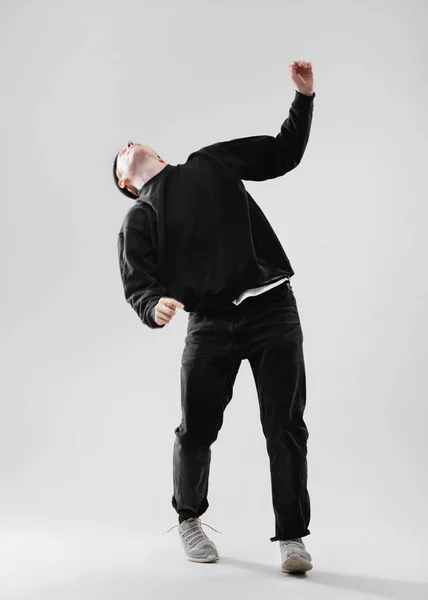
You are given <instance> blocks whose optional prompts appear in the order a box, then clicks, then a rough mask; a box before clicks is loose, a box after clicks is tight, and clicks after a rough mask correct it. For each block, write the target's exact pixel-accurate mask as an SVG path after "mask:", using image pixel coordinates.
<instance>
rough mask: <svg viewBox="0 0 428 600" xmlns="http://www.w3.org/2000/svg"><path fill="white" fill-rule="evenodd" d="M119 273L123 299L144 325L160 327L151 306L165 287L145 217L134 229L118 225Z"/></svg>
mask: <svg viewBox="0 0 428 600" xmlns="http://www.w3.org/2000/svg"><path fill="white" fill-rule="evenodd" d="M117 250H118V255H119V267H120V275H121V278H122V284H123V290H124V293H125V298H126V301H127V302H128V303H129V304H130V305H131V306H132V308H133V309H134V310H135V312H136V313H137V315H138V316H139V317H140V319H141V321H142V322H143V324H144V325H147V326H148V327H150V329H160V328H162V327H165V325H158V324H157V323H156V321H155V306H156V304H157V303H158V301H159V298H161V297H162V296H166V295H167V293H166V289H165V288H164V287H163V286H162V285H161V284H160V283H159V281H158V280H157V251H156V247H155V245H154V244H153V241H152V236H151V232H150V223H149V222H148V221H147V215H146V219H144V221H142V222H141V224H140V225H139V228H138V229H134V228H133V227H129V226H125V227H122V228H121V230H120V232H119V235H118V239H117Z"/></svg>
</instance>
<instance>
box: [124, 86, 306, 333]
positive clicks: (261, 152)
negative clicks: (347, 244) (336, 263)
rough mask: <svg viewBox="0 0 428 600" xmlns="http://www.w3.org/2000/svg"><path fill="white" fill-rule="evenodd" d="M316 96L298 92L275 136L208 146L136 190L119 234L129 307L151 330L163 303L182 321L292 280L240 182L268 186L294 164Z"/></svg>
mask: <svg viewBox="0 0 428 600" xmlns="http://www.w3.org/2000/svg"><path fill="white" fill-rule="evenodd" d="M314 98H315V93H313V94H312V96H307V95H305V94H301V93H300V92H298V91H297V90H296V93H295V98H294V100H293V102H292V104H291V107H290V110H289V116H288V118H287V119H286V120H285V121H284V123H283V124H282V125H281V130H280V132H279V133H278V135H277V136H276V137H272V136H268V135H260V136H252V137H247V138H237V139H232V140H229V141H225V142H218V143H215V144H212V145H211V146H205V147H203V148H201V149H200V150H197V151H196V152H193V153H192V154H190V155H189V157H188V158H187V161H186V162H185V163H184V164H178V165H170V164H167V165H166V166H165V167H164V168H163V169H162V170H161V171H159V173H157V174H156V175H155V176H154V177H152V178H151V179H149V180H148V181H147V182H146V183H145V184H144V185H143V187H142V188H141V190H140V192H139V196H138V198H137V199H136V202H135V204H134V205H133V206H132V207H131V208H130V209H129V210H128V212H127V214H126V216H125V219H124V221H123V224H122V227H121V228H120V231H119V234H118V243H117V248H118V254H119V265H120V274H121V278H122V283H123V289H124V293H125V298H126V301H127V302H128V303H129V304H130V305H131V306H132V308H133V309H134V310H135V311H136V313H137V314H138V316H139V317H140V319H141V321H142V322H143V323H144V324H145V325H147V326H148V327H150V328H152V329H154V328H161V327H163V326H164V325H157V323H156V322H155V320H154V307H155V306H156V304H157V303H158V301H159V298H161V297H162V296H167V297H170V298H175V299H176V300H178V301H180V302H182V303H183V304H184V310H185V311H187V312H201V313H203V312H204V310H210V309H218V308H222V307H224V306H226V305H230V304H231V303H232V301H233V300H235V299H236V298H237V297H238V296H240V294H242V292H243V291H245V290H247V289H249V288H256V287H261V286H263V285H266V284H268V283H272V282H274V281H277V280H279V279H283V278H284V277H285V276H288V277H291V276H292V275H293V274H294V271H293V269H292V267H291V264H290V262H289V260H288V258H287V256H286V254H285V252H284V249H283V248H282V245H281V243H280V241H279V239H278V237H277V236H276V234H275V232H274V230H273V229H272V227H271V225H270V224H269V222H268V220H267V218H266V217H265V215H264V214H263V212H262V210H261V208H260V207H259V206H258V205H257V203H256V202H255V200H254V199H253V198H252V197H251V196H250V194H249V193H248V191H247V190H246V189H245V187H244V184H243V183H242V180H249V181H264V180H266V179H274V178H276V177H280V176H281V175H284V174H285V173H288V172H289V171H291V170H292V169H294V168H296V167H297V165H298V164H299V163H300V161H301V159H302V157H303V154H304V152H305V149H306V145H307V143H308V139H309V132H310V129H311V122H312V114H313V102H314Z"/></svg>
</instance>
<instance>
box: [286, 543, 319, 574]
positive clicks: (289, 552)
mask: <svg viewBox="0 0 428 600" xmlns="http://www.w3.org/2000/svg"><path fill="white" fill-rule="evenodd" d="M279 548H280V550H281V570H282V571H283V572H284V573H305V572H306V571H309V570H310V569H312V568H313V565H312V563H311V561H312V557H311V555H310V554H309V552H308V551H307V550H306V547H305V544H304V543H303V541H302V538H293V539H291V540H280V541H279Z"/></svg>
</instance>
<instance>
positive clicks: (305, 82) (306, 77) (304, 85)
mask: <svg viewBox="0 0 428 600" xmlns="http://www.w3.org/2000/svg"><path fill="white" fill-rule="evenodd" d="M290 77H291V80H292V81H293V83H294V85H295V86H296V90H297V91H298V92H300V93H301V94H306V96H312V93H313V91H314V74H313V73H312V63H311V62H309V61H307V60H300V61H299V60H294V61H293V62H291V63H290Z"/></svg>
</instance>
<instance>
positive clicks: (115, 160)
mask: <svg viewBox="0 0 428 600" xmlns="http://www.w3.org/2000/svg"><path fill="white" fill-rule="evenodd" d="M118 156H119V152H118V153H117V154H116V158H115V159H114V163H113V178H114V182H115V184H116V187H117V189H118V190H119V192H122V194H124V195H125V196H128V198H131V199H132V200H136V199H137V198H138V196H136V195H135V194H133V193H132V192H130V191H129V190H127V189H126V188H121V187H120V185H119V180H118V178H117V175H116V168H117V158H118Z"/></svg>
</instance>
